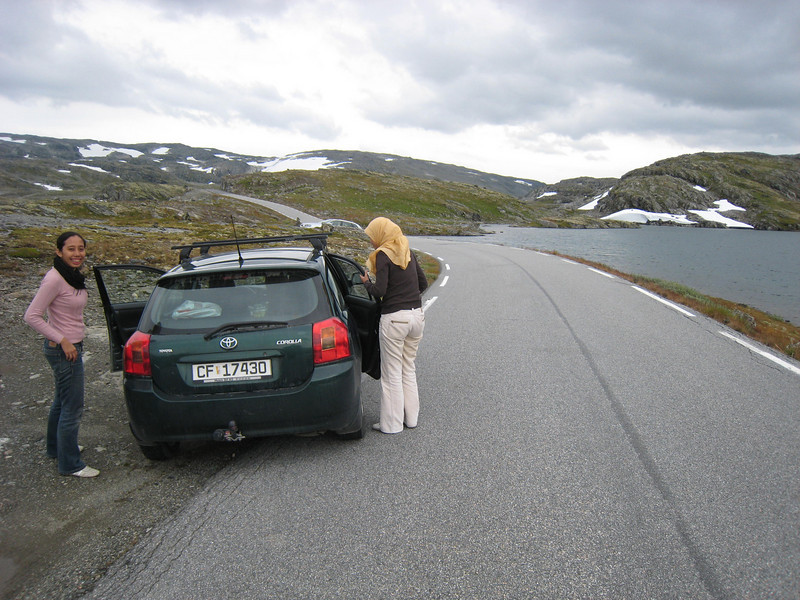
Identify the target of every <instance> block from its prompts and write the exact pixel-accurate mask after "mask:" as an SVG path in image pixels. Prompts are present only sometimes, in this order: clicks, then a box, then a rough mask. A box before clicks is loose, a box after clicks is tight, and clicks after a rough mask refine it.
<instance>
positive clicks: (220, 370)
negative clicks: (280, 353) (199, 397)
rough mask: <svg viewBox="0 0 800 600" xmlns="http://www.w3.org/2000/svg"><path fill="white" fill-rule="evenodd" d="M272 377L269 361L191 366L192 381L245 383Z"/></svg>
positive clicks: (238, 361)
mask: <svg viewBox="0 0 800 600" xmlns="http://www.w3.org/2000/svg"><path fill="white" fill-rule="evenodd" d="M270 375H272V363H270V361H269V360H265V359H258V360H234V361H230V362H219V363H204V364H197V365H192V379H193V380H194V381H204V382H210V381H247V380H251V379H261V378H262V377H269V376H270Z"/></svg>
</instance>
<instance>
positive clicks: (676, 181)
mask: <svg viewBox="0 0 800 600" xmlns="http://www.w3.org/2000/svg"><path fill="white" fill-rule="evenodd" d="M287 169H311V170H316V169H326V170H328V169H330V170H335V169H346V170H352V171H362V172H369V173H378V174H386V175H392V176H401V177H410V178H417V179H421V180H429V181H441V182H453V183H458V184H465V185H470V186H476V187H478V188H483V189H486V190H491V191H493V192H497V193H499V194H505V195H507V196H510V197H512V198H509V201H508V204H509V207H511V206H512V205H517V203H518V201H519V200H520V199H522V201H523V202H524V204H527V205H528V206H529V207H530V209H531V210H530V214H531V215H532V216H531V217H530V222H529V224H531V225H539V226H549V227H609V226H620V225H626V224H630V223H664V224H680V225H689V224H691V225H700V226H706V227H709V226H711V227H742V228H745V227H746V228H756V229H770V230H800V155H792V156H772V155H767V154H759V153H750V152H744V153H698V154H688V155H683V156H678V157H674V158H669V159H666V160H662V161H658V162H656V163H654V164H652V165H649V166H646V167H642V168H639V169H635V170H633V171H631V172H629V173H626V174H625V175H624V176H623V177H621V178H619V179H616V178H591V177H578V178H573V179H566V180H563V181H560V182H558V183H555V184H545V183H542V182H540V181H536V180H531V179H523V178H514V177H507V176H502V175H496V174H491V173H485V172H480V171H476V170H474V169H468V168H465V167H459V166H456V165H449V164H445V163H439V162H435V161H426V160H419V159H414V158H409V157H403V156H396V155H391V154H381V153H372V152H361V151H344V150H315V151H309V152H301V153H298V154H293V155H290V156H285V157H261V156H248V155H242V154H237V153H232V152H226V151H223V150H217V149H213V148H197V147H191V146H186V145H183V144H175V143H170V144H167V143H145V144H118V143H114V142H108V141H98V140H92V139H61V138H51V137H42V136H32V135H21V134H10V133H0V196H3V195H10V194H14V195H17V196H25V195H26V194H35V193H39V192H43V191H49V192H58V191H64V192H69V191H71V190H88V189H102V190H103V191H102V192H101V195H103V194H104V195H105V197H109V198H111V197H113V194H114V193H115V191H114V190H115V189H119V187H120V186H119V185H117V186H115V185H114V182H115V181H117V182H125V183H132V184H135V185H138V186H140V187H141V186H148V185H149V186H153V187H156V186H162V187H163V186H184V187H185V186H186V185H208V184H214V185H219V186H222V187H226V186H229V185H233V186H234V187H235V181H236V180H237V178H240V177H242V176H246V175H248V174H253V173H269V172H273V171H284V170H287ZM231 182H234V183H233V184H231ZM152 193H154V194H156V192H152ZM500 202H502V199H501V200H500ZM466 212H469V211H466ZM515 214H517V215H520V214H521V213H519V211H517V212H516V213H515ZM473 216H474V217H475V218H478V217H479V216H480V214H478V213H477V212H476V213H475V214H474V215H473ZM520 218H521V217H518V218H516V219H515V220H514V221H515V222H516V223H520ZM520 224H521V223H520Z"/></svg>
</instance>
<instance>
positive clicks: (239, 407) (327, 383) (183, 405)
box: [124, 360, 361, 445]
mask: <svg viewBox="0 0 800 600" xmlns="http://www.w3.org/2000/svg"><path fill="white" fill-rule="evenodd" d="M124 390H125V403H126V405H127V408H128V416H129V418H130V425H131V431H132V432H133V435H134V436H135V437H136V439H137V441H138V442H139V443H141V444H144V445H147V444H153V443H158V442H177V441H185V440H211V439H213V435H214V431H215V430H217V429H220V428H226V427H227V426H228V423H229V422H230V421H235V422H236V424H237V425H238V427H239V430H240V431H241V433H242V434H243V435H244V436H245V437H264V436H271V435H284V434H292V433H307V432H311V431H327V430H333V431H343V429H344V428H346V427H348V426H351V425H352V424H353V421H354V420H355V419H356V417H357V415H358V414H359V411H360V407H361V373H360V369H359V368H358V363H357V362H356V361H352V360H347V361H342V362H338V363H333V364H328V365H323V366H317V367H316V368H315V369H314V375H313V376H312V378H311V379H310V380H309V381H308V382H307V383H306V384H304V385H302V386H300V387H296V388H291V389H284V390H277V391H269V392H260V393H241V394H232V395H230V396H227V397H220V396H219V395H214V396H206V397H203V396H193V397H170V396H168V395H165V394H163V393H162V392H160V391H159V390H158V388H155V387H154V386H153V381H152V379H150V378H149V377H133V376H130V377H125V382H124Z"/></svg>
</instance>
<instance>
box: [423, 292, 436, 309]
mask: <svg viewBox="0 0 800 600" xmlns="http://www.w3.org/2000/svg"><path fill="white" fill-rule="evenodd" d="M438 297H439V296H434V297H433V298H429V299H428V300H426V301H425V304H423V305H422V312H425V311H426V310H428V309H429V308H430V307H431V304H433V303H434V302H436V299H437V298H438Z"/></svg>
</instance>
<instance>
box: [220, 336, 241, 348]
mask: <svg viewBox="0 0 800 600" xmlns="http://www.w3.org/2000/svg"><path fill="white" fill-rule="evenodd" d="M238 344H239V341H238V340H237V339H236V338H235V337H230V336H228V337H224V338H222V339H221V340H220V341H219V345H220V348H222V349H223V350H233V349H234V348H236V346H237V345H238Z"/></svg>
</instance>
